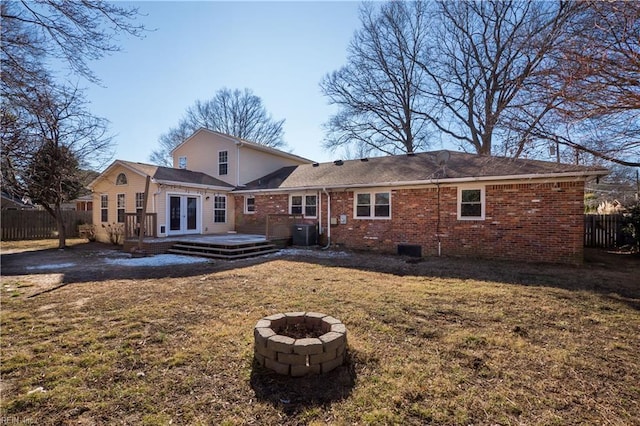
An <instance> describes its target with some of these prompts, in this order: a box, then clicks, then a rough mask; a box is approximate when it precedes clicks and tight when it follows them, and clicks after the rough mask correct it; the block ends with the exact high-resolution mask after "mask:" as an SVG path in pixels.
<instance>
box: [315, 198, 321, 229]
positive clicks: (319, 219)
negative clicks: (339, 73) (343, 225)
mask: <svg viewBox="0 0 640 426" xmlns="http://www.w3.org/2000/svg"><path fill="white" fill-rule="evenodd" d="M316 199H317V200H318V205H317V206H316V207H317V208H318V213H317V216H318V234H319V235H322V193H321V192H320V191H318V192H316Z"/></svg>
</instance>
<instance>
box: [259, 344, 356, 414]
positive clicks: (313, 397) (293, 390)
mask: <svg viewBox="0 0 640 426" xmlns="http://www.w3.org/2000/svg"><path fill="white" fill-rule="evenodd" d="M353 355H354V354H353V352H352V350H351V349H347V353H346V358H345V363H344V364H343V365H341V366H340V367H337V368H336V369H334V370H332V371H330V372H328V373H326V374H316V375H309V376H305V377H289V376H283V375H280V374H278V373H275V372H274V371H271V370H269V369H267V368H264V367H261V366H260V365H259V364H258V363H257V362H256V361H255V360H254V362H253V367H252V370H251V380H250V383H251V388H252V389H253V390H254V392H255V394H256V397H257V398H258V399H259V400H261V401H265V402H268V403H270V404H272V405H273V406H274V407H276V408H278V409H280V410H282V411H283V412H284V413H285V414H287V415H295V414H298V413H300V412H301V411H303V410H304V409H307V408H311V407H316V406H323V405H327V404H330V403H332V402H335V401H340V400H343V399H345V398H347V397H348V396H349V395H350V394H351V391H352V390H353V387H354V386H355V383H356V370H355V361H354V356H353Z"/></svg>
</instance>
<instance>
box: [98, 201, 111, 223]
mask: <svg viewBox="0 0 640 426" xmlns="http://www.w3.org/2000/svg"><path fill="white" fill-rule="evenodd" d="M100 222H105V223H106V222H109V196H108V195H106V194H102V195H100Z"/></svg>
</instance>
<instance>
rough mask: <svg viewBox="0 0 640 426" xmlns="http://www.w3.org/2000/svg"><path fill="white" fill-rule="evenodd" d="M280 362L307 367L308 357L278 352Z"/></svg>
mask: <svg viewBox="0 0 640 426" xmlns="http://www.w3.org/2000/svg"><path fill="white" fill-rule="evenodd" d="M278 362H281V363H283V364H290V365H307V355H298V354H283V353H282V352H278Z"/></svg>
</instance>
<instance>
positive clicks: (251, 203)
mask: <svg viewBox="0 0 640 426" xmlns="http://www.w3.org/2000/svg"><path fill="white" fill-rule="evenodd" d="M244 212H245V213H250V214H251V213H255V212H256V199H255V197H245V198H244Z"/></svg>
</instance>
